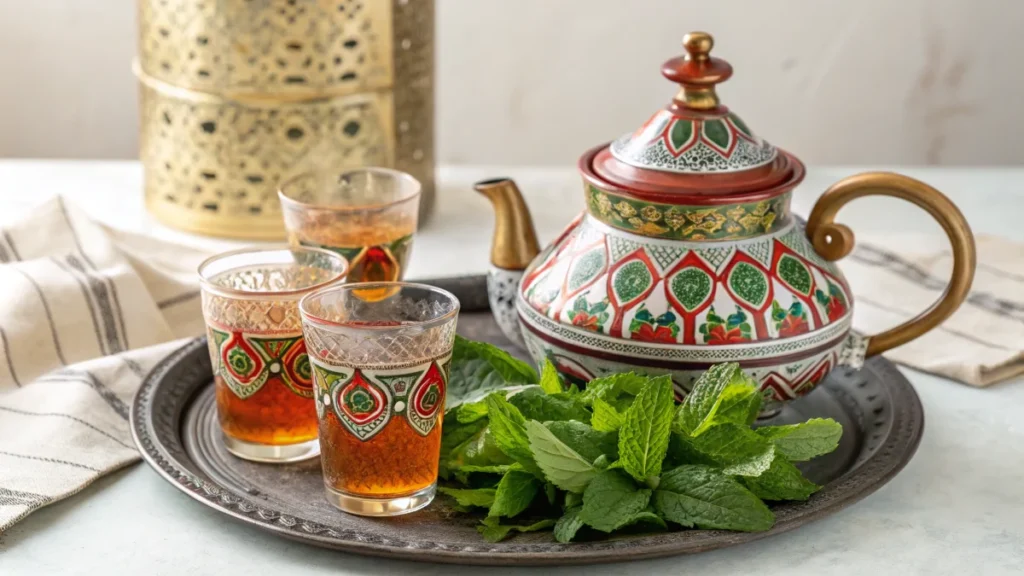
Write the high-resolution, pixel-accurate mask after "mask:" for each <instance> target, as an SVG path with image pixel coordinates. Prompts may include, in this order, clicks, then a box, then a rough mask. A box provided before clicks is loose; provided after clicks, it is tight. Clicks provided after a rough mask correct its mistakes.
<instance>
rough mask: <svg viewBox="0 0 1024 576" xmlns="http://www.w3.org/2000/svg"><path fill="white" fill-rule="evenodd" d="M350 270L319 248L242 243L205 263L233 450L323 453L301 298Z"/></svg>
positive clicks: (214, 354) (216, 364)
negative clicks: (258, 246)
mask: <svg viewBox="0 0 1024 576" xmlns="http://www.w3.org/2000/svg"><path fill="white" fill-rule="evenodd" d="M347 271H348V263H347V262H346V261H345V259H344V258H343V257H341V256H339V255H338V254H335V253H333V252H329V251H327V250H321V249H317V248H287V247H285V248H270V249H244V250H236V251H233V252H226V253H223V254H219V255H217V256H214V257H212V258H210V259H208V260H206V261H205V262H203V263H202V264H201V265H200V266H199V279H200V285H201V287H202V300H203V316H204V318H205V320H206V332H207V339H208V342H209V348H210V360H211V363H212V365H213V372H214V382H215V383H214V385H215V388H216V398H217V416H218V419H219V421H220V426H221V430H222V432H223V437H224V444H225V447H226V448H227V449H228V451H229V452H231V453H232V454H234V455H236V456H238V457H240V458H244V459H246V460H255V461H259V462H294V461H298V460H304V459H306V458H311V457H313V456H316V455H317V453H318V452H319V443H318V442H317V440H316V436H317V417H316V407H315V405H314V401H313V382H312V375H311V367H310V363H309V356H308V355H307V353H306V344H305V340H304V339H303V337H302V322H301V320H300V315H299V300H300V299H301V298H302V297H303V296H305V295H306V294H309V293H310V292H312V291H314V290H317V289H319V288H324V287H327V286H330V285H332V284H335V283H340V282H343V281H344V280H345V275H346V273H347Z"/></svg>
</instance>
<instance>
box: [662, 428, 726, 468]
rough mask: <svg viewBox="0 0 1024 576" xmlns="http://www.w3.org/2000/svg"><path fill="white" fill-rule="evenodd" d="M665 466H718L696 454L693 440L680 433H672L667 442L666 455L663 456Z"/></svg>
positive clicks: (705, 457)
mask: <svg viewBox="0 0 1024 576" xmlns="http://www.w3.org/2000/svg"><path fill="white" fill-rule="evenodd" d="M665 464H666V465H667V466H670V467H675V466H680V465H682V464H701V465H704V466H717V465H718V464H717V463H716V462H715V461H714V460H712V459H711V458H708V457H707V456H705V455H704V454H701V453H700V452H698V451H697V448H695V447H694V445H693V438H690V436H688V435H687V434H684V433H682V432H673V433H672V438H671V439H669V441H668V453H667V454H666V455H665Z"/></svg>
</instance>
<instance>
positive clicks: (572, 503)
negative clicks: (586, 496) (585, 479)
mask: <svg viewBox="0 0 1024 576" xmlns="http://www.w3.org/2000/svg"><path fill="white" fill-rule="evenodd" d="M582 505H583V494H580V493H578V492H566V493H565V504H564V505H563V506H562V508H565V509H566V510H568V509H569V508H575V507H576V506H582Z"/></svg>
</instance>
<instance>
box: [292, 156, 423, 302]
mask: <svg viewBox="0 0 1024 576" xmlns="http://www.w3.org/2000/svg"><path fill="white" fill-rule="evenodd" d="M420 190H421V186H420V183H419V181H418V180H416V179H415V178H413V177H412V176H410V175H409V174H406V173H404V172H400V171H398V170H391V169H388V168H360V169H356V170H350V171H344V172H333V171H329V170H320V171H315V172H307V173H304V174H300V175H298V176H296V177H294V178H291V179H289V180H286V181H285V182H284V183H282V184H281V187H280V190H279V191H278V196H279V197H280V199H281V211H282V213H283V214H284V223H285V228H286V229H287V230H288V240H289V242H290V243H291V244H292V245H293V246H313V247H318V248H325V249H328V250H332V251H334V252H337V253H338V254H341V255H342V256H344V257H345V258H346V259H347V260H348V261H349V264H350V266H351V269H350V270H349V274H348V279H349V281H350V282H394V281H397V280H401V279H402V277H403V275H404V273H405V267H406V265H407V263H408V261H409V254H410V252H411V250H412V236H413V233H415V232H416V225H417V214H418V213H419V202H420Z"/></svg>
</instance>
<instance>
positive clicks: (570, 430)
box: [544, 421, 619, 462]
mask: <svg viewBox="0 0 1024 576" xmlns="http://www.w3.org/2000/svg"><path fill="white" fill-rule="evenodd" d="M544 426H545V427H546V428H547V429H548V430H551V433H552V434H554V435H555V437H557V438H558V439H559V440H561V441H562V442H564V443H565V445H566V446H568V447H569V448H572V449H573V450H575V451H576V453H577V454H579V455H580V456H582V457H583V459H584V460H586V461H588V462H593V461H594V460H596V459H597V458H598V457H600V456H601V455H606V456H607V457H608V458H609V459H611V460H615V459H616V458H618V457H619V447H618V442H619V440H618V435H617V434H616V433H614V432H599V431H597V430H594V429H593V428H591V427H590V426H587V425H586V424H584V423H582V422H575V421H568V422H545V423H544Z"/></svg>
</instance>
